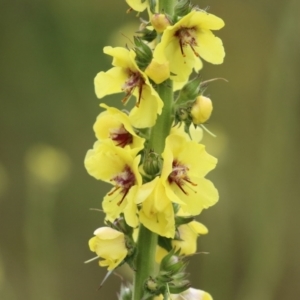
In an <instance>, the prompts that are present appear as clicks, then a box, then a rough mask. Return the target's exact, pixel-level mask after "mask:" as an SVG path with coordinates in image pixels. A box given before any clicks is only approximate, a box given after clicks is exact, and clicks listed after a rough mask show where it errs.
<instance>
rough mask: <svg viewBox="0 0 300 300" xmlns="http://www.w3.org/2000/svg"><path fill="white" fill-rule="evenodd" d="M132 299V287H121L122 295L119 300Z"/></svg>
mask: <svg viewBox="0 0 300 300" xmlns="http://www.w3.org/2000/svg"><path fill="white" fill-rule="evenodd" d="M131 299H132V286H126V285H122V286H121V291H120V295H119V296H118V300H131Z"/></svg>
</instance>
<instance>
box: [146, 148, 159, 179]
mask: <svg viewBox="0 0 300 300" xmlns="http://www.w3.org/2000/svg"><path fill="white" fill-rule="evenodd" d="M143 169H144V171H145V173H146V174H148V175H152V176H154V175H157V174H158V173H159V172H160V170H161V158H160V156H159V155H158V154H157V153H155V152H149V153H148V154H147V155H146V158H145V161H144V163H143Z"/></svg>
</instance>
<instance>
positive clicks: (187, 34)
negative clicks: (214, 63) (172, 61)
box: [175, 27, 200, 57]
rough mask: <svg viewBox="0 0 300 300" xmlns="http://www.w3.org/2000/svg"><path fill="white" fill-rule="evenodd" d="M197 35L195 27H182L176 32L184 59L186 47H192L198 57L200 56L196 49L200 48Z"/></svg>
mask: <svg viewBox="0 0 300 300" xmlns="http://www.w3.org/2000/svg"><path fill="white" fill-rule="evenodd" d="M195 33H196V29H195V28H194V27H192V28H186V27H182V28H180V29H179V30H177V31H176V32H175V36H176V37H177V38H178V40H179V46H180V50H181V54H182V56H184V57H185V56H186V55H185V53H184V47H186V46H190V47H191V49H192V50H193V52H194V54H195V55H196V56H197V57H199V56H200V55H199V54H198V53H197V51H196V50H195V48H194V47H196V46H198V44H197V40H196V34H195Z"/></svg>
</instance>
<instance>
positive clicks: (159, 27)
mask: <svg viewBox="0 0 300 300" xmlns="http://www.w3.org/2000/svg"><path fill="white" fill-rule="evenodd" d="M150 21H151V24H152V26H153V27H154V29H155V30H156V31H157V32H158V33H162V32H163V31H164V30H165V29H166V28H167V27H168V26H169V25H171V23H170V20H169V19H168V17H167V16H166V15H165V14H154V15H152V17H151V20H150Z"/></svg>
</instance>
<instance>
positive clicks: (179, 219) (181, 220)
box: [175, 216, 195, 227]
mask: <svg viewBox="0 0 300 300" xmlns="http://www.w3.org/2000/svg"><path fill="white" fill-rule="evenodd" d="M194 220H195V217H194V216H189V217H180V216H176V217H175V224H176V227H178V226H180V225H184V224H188V223H190V222H192V221H194Z"/></svg>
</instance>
